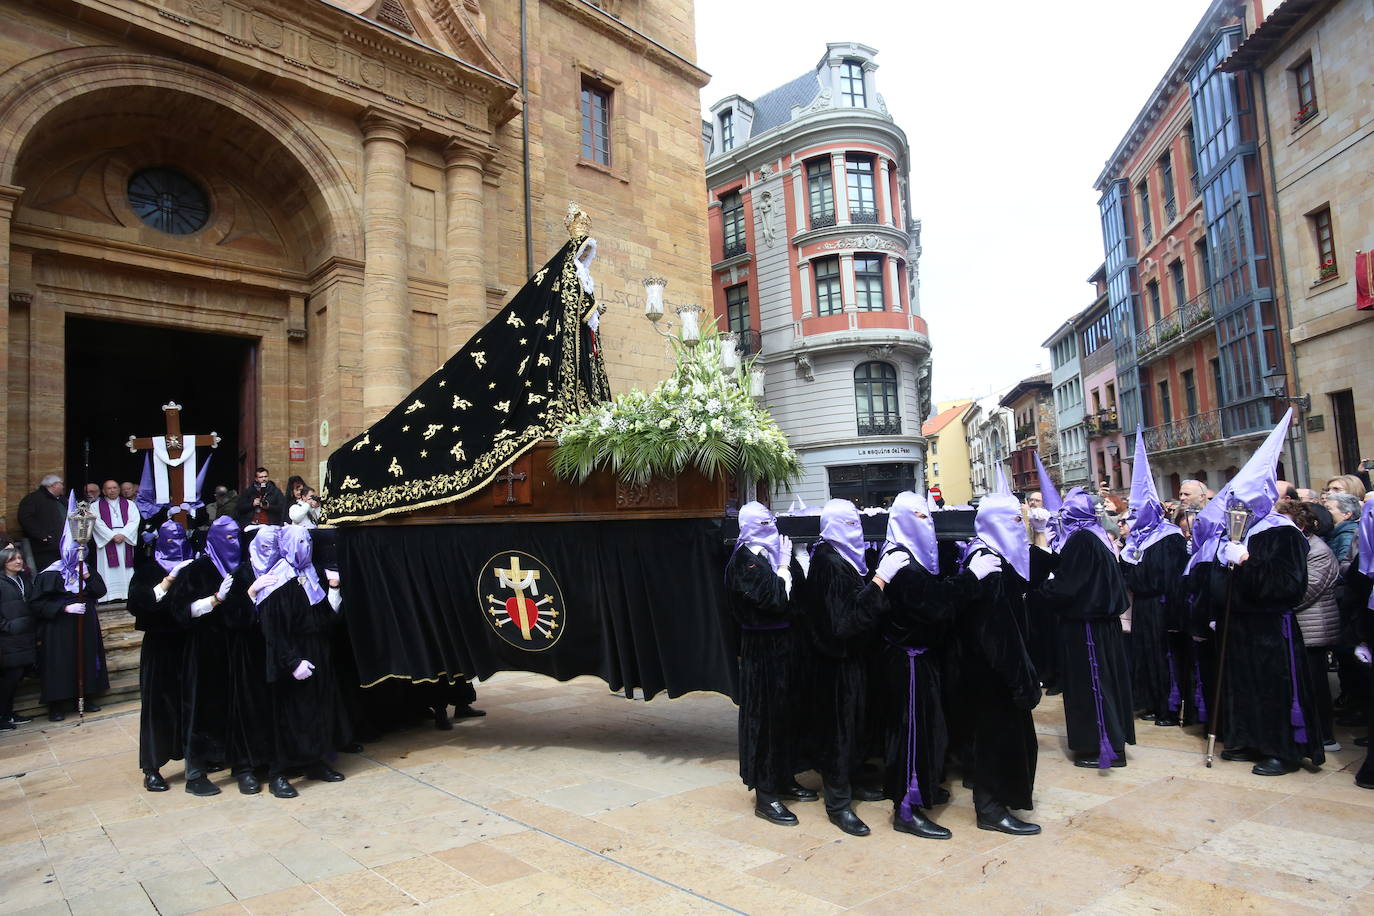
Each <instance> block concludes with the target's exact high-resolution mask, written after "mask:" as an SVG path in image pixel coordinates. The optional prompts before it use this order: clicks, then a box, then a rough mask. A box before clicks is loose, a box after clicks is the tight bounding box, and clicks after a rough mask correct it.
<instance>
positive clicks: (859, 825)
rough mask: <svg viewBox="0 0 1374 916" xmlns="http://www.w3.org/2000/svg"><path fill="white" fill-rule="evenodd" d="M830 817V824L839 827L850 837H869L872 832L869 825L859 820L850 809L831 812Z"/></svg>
mask: <svg viewBox="0 0 1374 916" xmlns="http://www.w3.org/2000/svg"><path fill="white" fill-rule="evenodd" d="M829 816H830V823H832V824H834V825H835V826H836V827H839V828H840V829H841V830H843V831H844V832H845V833H847V834H849V835H850V836H868V834H869V833H870V832H871V831H870V830H869V829H868V825H867V824H865V823H864V822H863V821H861V820H859V816H858V815H857V814H855V813H854V812H853V811H852V810H851V809H849V808H844V809H842V810H840V811H834V812H831V813H830V815H829Z"/></svg>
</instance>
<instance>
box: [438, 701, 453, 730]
mask: <svg viewBox="0 0 1374 916" xmlns="http://www.w3.org/2000/svg"><path fill="white" fill-rule="evenodd" d="M434 727H435V728H437V729H438V730H439V731H441V732H451V731H453V722H452V721H451V720H450V719H449V717H448V708H447V707H441V708H439V709H436V710H434Z"/></svg>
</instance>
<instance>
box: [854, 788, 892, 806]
mask: <svg viewBox="0 0 1374 916" xmlns="http://www.w3.org/2000/svg"><path fill="white" fill-rule="evenodd" d="M886 797H887V796H885V795H883V793H881V792H879V791H878V790H877V789H869V788H866V787H864V786H855V787H854V800H855V801H870V802H871V801H882V800H883V799H884V798H886Z"/></svg>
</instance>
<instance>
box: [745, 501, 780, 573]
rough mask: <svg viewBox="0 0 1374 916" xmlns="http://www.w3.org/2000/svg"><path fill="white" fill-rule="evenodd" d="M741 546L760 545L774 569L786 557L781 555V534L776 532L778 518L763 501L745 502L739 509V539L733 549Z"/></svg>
mask: <svg viewBox="0 0 1374 916" xmlns="http://www.w3.org/2000/svg"><path fill="white" fill-rule="evenodd" d="M741 547H761V548H763V552H764V554H765V555H766V556H767V557H768V562H769V563H771V564H772V566H773V568H774V569H778V568H779V567H781V566H782V565H783V564H784V563H785V562H786V561H787V559H788V558H786V557H784V556H783V555H782V535H780V534H778V520H777V519H776V518H774V517H773V513H772V512H770V511H768V507H767V506H765V505H764V504H763V503H759V502H751V503H745V504H744V505H743V506H742V507H740V510H739V539H738V540H736V541H735V550H739V549H740V548H741Z"/></svg>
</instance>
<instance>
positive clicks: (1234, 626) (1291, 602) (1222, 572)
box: [1211, 525, 1326, 766]
mask: <svg viewBox="0 0 1374 916" xmlns="http://www.w3.org/2000/svg"><path fill="white" fill-rule="evenodd" d="M1246 549H1247V550H1248V551H1249V553H1250V558H1249V559H1248V560H1246V561H1245V563H1244V564H1242V565H1241V566H1238V567H1234V568H1229V567H1224V566H1220V565H1218V566H1215V567H1213V569H1212V571H1211V573H1212V574H1211V598H1212V607H1213V609H1214V610H1215V611H1217V612H1219V613H1222V614H1223V616H1224V609H1225V608H1226V606H1227V603H1228V596H1227V592H1228V591H1229V592H1230V598H1229V604H1230V608H1231V613H1230V626H1229V632H1228V633H1227V634H1226V640H1227V645H1226V657H1225V661H1224V662H1223V666H1224V670H1223V671H1222V697H1221V722H1220V728H1221V737H1222V739H1223V742H1224V743H1225V745H1226V746H1227V747H1232V748H1249V749H1250V750H1252V751H1254V752H1256V753H1258V754H1259V755H1260V756H1261V757H1277V758H1279V759H1280V760H1284V761H1288V762H1291V763H1297V762H1298V761H1300V760H1302V759H1303V758H1305V757H1307V758H1311V760H1312V763H1313V764H1315V765H1318V766H1320V765H1321V763H1322V762H1323V761H1324V760H1325V759H1326V757H1325V754H1324V753H1323V751H1322V736H1321V727H1320V725H1319V724H1318V722H1317V717H1316V705H1315V704H1314V702H1313V698H1312V688H1311V681H1310V679H1309V677H1308V673H1307V652H1306V647H1305V646H1304V645H1303V641H1302V631H1301V630H1300V629H1299V628H1298V624H1297V621H1296V620H1295V619H1294V614H1293V608H1294V607H1295V606H1296V605H1297V604H1298V602H1300V601H1301V600H1302V598H1303V594H1304V592H1305V591H1306V589H1307V539H1306V538H1305V537H1303V535H1302V533H1301V532H1300V531H1298V529H1297V528H1294V527H1292V526H1291V525H1284V526H1280V527H1275V528H1270V529H1268V530H1266V531H1261V532H1259V533H1258V534H1253V535H1251V536H1250V539H1249V543H1248V545H1247V548H1246ZM1224 625H1225V624H1224V623H1223V624H1219V626H1224ZM1285 626H1286V629H1287V630H1288V634H1287V635H1285V633H1284V629H1285ZM1295 687H1296V691H1295ZM1295 701H1296V706H1295ZM1299 720H1300V721H1301V722H1302V723H1303V724H1304V725H1305V729H1302V730H1305V731H1306V734H1305V735H1303V734H1301V731H1302V730H1300V729H1299V727H1298V725H1299Z"/></svg>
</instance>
